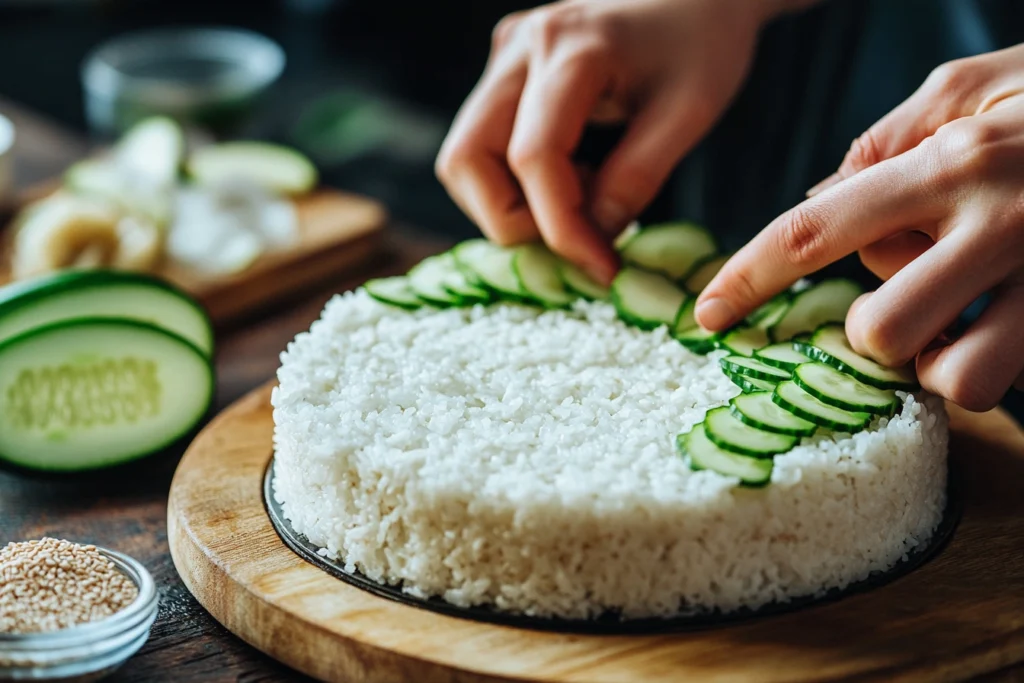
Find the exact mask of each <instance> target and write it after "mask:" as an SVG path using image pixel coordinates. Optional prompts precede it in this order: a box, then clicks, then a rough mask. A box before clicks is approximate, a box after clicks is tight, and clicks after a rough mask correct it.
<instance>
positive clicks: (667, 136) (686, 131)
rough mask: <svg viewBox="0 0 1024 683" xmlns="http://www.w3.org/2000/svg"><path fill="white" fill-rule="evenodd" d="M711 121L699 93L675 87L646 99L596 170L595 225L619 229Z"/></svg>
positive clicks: (607, 230) (647, 200)
mask: <svg viewBox="0 0 1024 683" xmlns="http://www.w3.org/2000/svg"><path fill="white" fill-rule="evenodd" d="M713 121H714V114H713V113H711V112H709V111H708V108H707V106H706V105H705V104H704V103H703V102H702V101H701V99H700V98H696V97H689V96H686V95H683V94H681V93H678V92H675V93H665V94H663V95H661V96H659V97H655V98H654V99H652V100H651V101H649V102H648V103H647V105H646V106H645V107H644V108H643V109H641V110H640V112H639V113H638V114H637V115H636V117H634V118H633V120H632V121H631V122H630V124H629V127H628V128H627V129H626V133H625V135H624V136H623V138H622V140H621V141H620V142H619V144H618V145H617V146H616V147H615V149H614V150H612V153H611V154H610V155H609V156H608V158H607V159H606V160H605V162H604V164H603V165H602V167H601V168H600V170H599V171H598V174H597V178H596V179H595V182H594V191H593V195H592V199H591V216H592V218H593V219H594V222H595V223H597V225H598V227H599V228H601V230H602V231H603V232H604V233H605V234H608V235H615V234H618V232H619V231H620V230H621V229H622V228H623V227H624V226H625V225H626V223H628V222H629V221H630V220H632V219H633V218H635V217H636V216H637V214H639V213H640V212H641V211H642V210H643V209H644V208H645V207H646V206H647V205H648V204H649V203H650V202H651V200H653V199H654V197H655V195H656V194H657V193H658V190H659V189H660V188H661V186H662V185H663V184H664V183H665V180H666V179H667V178H668V176H669V174H670V173H671V172H672V169H673V168H675V166H676V164H678V163H679V160H680V159H681V158H682V157H683V155H684V154H686V153H687V152H688V151H689V150H690V149H691V148H692V147H693V146H694V145H695V144H696V143H697V141H698V140H699V139H700V137H701V136H702V135H703V134H704V133H705V132H706V131H707V130H708V128H710V127H711V124H712V122H713Z"/></svg>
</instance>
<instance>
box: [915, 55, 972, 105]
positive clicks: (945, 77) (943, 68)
mask: <svg viewBox="0 0 1024 683" xmlns="http://www.w3.org/2000/svg"><path fill="white" fill-rule="evenodd" d="M925 83H927V84H928V86H929V87H930V88H931V89H932V90H933V91H935V92H936V93H937V94H939V95H944V96H957V95H962V94H963V93H965V92H966V91H967V90H968V89H969V88H970V87H971V86H972V85H973V83H974V63H973V61H972V60H971V59H955V60H953V61H951V62H946V63H945V64H940V65H939V66H937V67H935V68H934V69H933V70H932V72H931V73H930V74H928V78H927V79H926V80H925Z"/></svg>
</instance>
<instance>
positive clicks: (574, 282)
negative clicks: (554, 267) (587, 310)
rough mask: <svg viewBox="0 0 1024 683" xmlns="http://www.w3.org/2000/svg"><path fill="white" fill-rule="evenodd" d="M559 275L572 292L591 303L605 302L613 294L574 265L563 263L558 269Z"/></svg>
mask: <svg viewBox="0 0 1024 683" xmlns="http://www.w3.org/2000/svg"><path fill="white" fill-rule="evenodd" d="M558 274H559V275H560V276H561V278H562V284H563V285H565V288H566V289H568V290H569V291H570V292H574V293H576V294H577V295H578V296H581V297H583V298H584V299H588V300H590V301H604V300H605V299H607V298H608V297H609V296H610V294H611V292H610V291H609V289H608V288H607V287H605V286H604V285H601V284H598V283H597V282H594V280H593V279H592V278H591V277H590V276H589V275H587V274H586V273H584V272H583V269H582V268H580V267H579V266H577V265H576V264H574V263H568V262H565V261H563V262H562V264H561V266H559V268H558Z"/></svg>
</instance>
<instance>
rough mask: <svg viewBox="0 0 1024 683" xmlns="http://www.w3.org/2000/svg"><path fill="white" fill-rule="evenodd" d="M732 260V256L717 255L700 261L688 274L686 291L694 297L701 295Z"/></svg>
mask: <svg viewBox="0 0 1024 683" xmlns="http://www.w3.org/2000/svg"><path fill="white" fill-rule="evenodd" d="M730 258H732V254H715V255H713V256H708V257H706V258H703V259H701V260H700V261H698V262H697V264H696V265H694V267H693V269H692V270H691V271H690V272H689V273H688V274H687V276H686V280H685V282H684V283H683V286H684V287H686V291H688V292H689V293H690V294H693V295H694V296H696V295H697V294H700V293H701V292H702V291H703V290H704V288H705V287H707V286H708V285H709V284H711V281H712V280H713V279H714V277H715V276H716V275H718V271H720V270H721V269H722V266H724V265H725V262H726V261H728V260H729V259H730Z"/></svg>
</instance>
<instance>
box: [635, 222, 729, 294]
mask: <svg viewBox="0 0 1024 683" xmlns="http://www.w3.org/2000/svg"><path fill="white" fill-rule="evenodd" d="M716 251H717V248H716V246H715V240H714V238H713V237H711V233H709V232H708V231H707V230H705V229H704V228H702V227H700V226H699V225H694V224H693V223H664V224H661V225H652V226H649V227H646V228H643V229H641V230H640V231H639V232H637V233H636V234H635V235H633V236H632V237H631V238H629V239H628V240H626V242H625V243H624V244H623V245H622V248H621V253H622V260H623V261H625V262H626V263H630V264H633V265H635V266H639V267H641V268H643V269H644V270H650V271H653V272H657V273H661V274H663V275H665V276H666V277H668V278H669V279H672V280H680V279H682V278H683V277H684V276H685V275H686V274H687V273H689V272H690V271H691V270H692V269H693V266H694V264H695V263H697V262H698V261H700V260H701V259H704V258H706V257H708V256H710V255H711V254H714V253H715V252H716Z"/></svg>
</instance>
